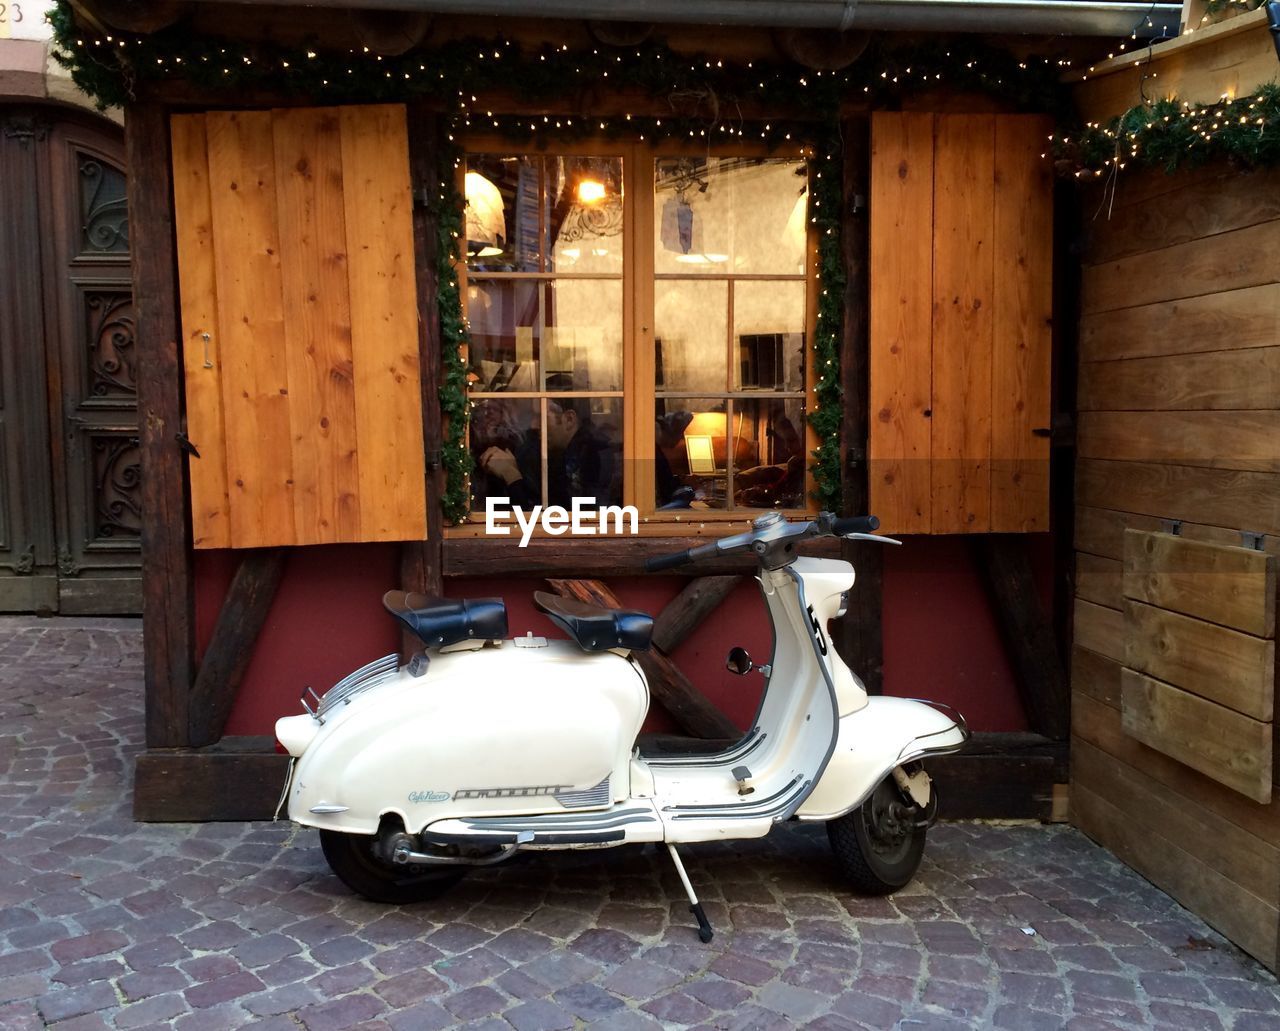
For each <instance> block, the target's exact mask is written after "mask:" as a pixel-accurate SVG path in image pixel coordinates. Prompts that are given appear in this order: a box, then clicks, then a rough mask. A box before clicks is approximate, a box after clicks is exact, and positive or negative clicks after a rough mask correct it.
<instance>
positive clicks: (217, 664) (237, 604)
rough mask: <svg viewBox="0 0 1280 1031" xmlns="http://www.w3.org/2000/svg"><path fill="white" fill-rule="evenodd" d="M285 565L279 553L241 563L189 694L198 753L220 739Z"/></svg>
mask: <svg viewBox="0 0 1280 1031" xmlns="http://www.w3.org/2000/svg"><path fill="white" fill-rule="evenodd" d="M284 562H285V551H284V549H283V548H265V549H263V550H261V551H256V550H255V551H247V552H244V557H243V558H242V559H241V560H240V568H239V569H237V570H236V575H235V577H234V578H233V579H232V581H231V588H230V590H228V591H227V597H226V599H225V600H224V601H223V603H222V608H221V610H219V612H218V622H217V623H216V624H215V625H214V628H213V637H212V639H211V640H210V641H209V647H208V649H207V650H206V651H205V653H204V660H203V661H202V662H201V663H200V671H199V672H198V673H197V674H196V682H195V686H194V687H193V688H192V689H191V701H190V704H189V706H188V711H187V718H188V720H189V721H190V735H189V736H190V739H191V744H192V745H193V746H195V747H197V748H198V747H200V746H202V745H211V744H213V743H214V742H215V741H217V740H219V739H220V738H221V737H222V731H223V728H224V727H225V726H226V725H227V717H228V716H229V715H231V706H232V705H233V704H234V702H235V700H236V692H237V691H238V690H239V689H240V683H241V681H242V680H243V679H244V672H245V670H246V669H248V668H249V659H250V658H251V657H252V655H253V646H254V643H255V642H256V641H257V639H258V634H259V633H261V632H262V627H263V624H264V623H266V621H267V613H268V612H270V611H271V601H272V599H273V598H274V597H275V596H276V588H277V587H279V586H280V579H281V577H282V576H283V575H284Z"/></svg>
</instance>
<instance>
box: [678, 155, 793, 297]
mask: <svg viewBox="0 0 1280 1031" xmlns="http://www.w3.org/2000/svg"><path fill="white" fill-rule="evenodd" d="M804 189H805V165H804V162H803V161H798V160H796V159H792V158H743V157H733V158H659V159H658V160H657V161H656V162H655V163H654V209H653V216H654V268H655V269H656V271H658V272H660V273H686V274H687V273H694V274H697V273H703V274H711V275H716V274H721V275H723V274H724V273H726V272H731V273H742V274H747V273H754V274H767V275H800V274H803V273H804V245H805V207H804V200H803V193H804Z"/></svg>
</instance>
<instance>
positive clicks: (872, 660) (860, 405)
mask: <svg viewBox="0 0 1280 1031" xmlns="http://www.w3.org/2000/svg"><path fill="white" fill-rule="evenodd" d="M841 129H842V131H841V135H842V137H843V139H844V155H843V158H844V180H843V191H842V198H841V203H842V205H843V207H842V212H841V225H840V240H841V245H842V247H843V250H844V268H845V276H846V282H845V290H844V332H843V336H842V340H841V346H840V386H841V389H842V390H843V391H844V418H843V420H842V422H841V437H842V440H843V446H842V452H843V454H842V455H841V466H842V469H843V477H842V478H843V483H844V489H843V492H842V495H841V501H842V502H843V506H842V507H843V511H842V512H841V513H840V514H841V515H866V514H868V513H867V509H868V506H869V505H870V490H869V484H868V479H867V469H868V462H867V443H868V440H869V437H870V429H869V424H868V414H867V409H868V406H869V404H870V376H869V372H870V366H871V343H870V341H871V336H870V311H871V286H870V257H869V250H870V231H871V223H870V220H869V218H868V211H867V199H868V197H869V196H870V193H871V121H870V119H869V118H868V117H867V116H866V115H858V116H854V117H849V118H845V119H844V120H843V122H842V124H841ZM885 547H886V545H883V544H860V543H855V542H852V541H844V542H842V544H841V547H840V557H841V558H843V559H844V560H845V561H846V562H851V563H853V568H854V569H855V570H856V571H857V579H856V580H855V581H854V585H853V591H852V592H851V593H850V595H849V609H848V611H847V612H846V613H845V615H844V617H843V618H841V619H840V620H838V621H837V622H836V627H835V645H836V648H837V649H838V650H839V652H840V655H841V657H842V658H843V659H844V660H845V662H846V663H848V665H849V668H850V669H852V670H853V671H854V672H855V673H857V674H858V676H860V677H861V678H862V680H863V683H865V684H866V685H867V690H868V691H870V692H871V693H872V694H879V693H880V692H881V691H882V690H883V686H884V643H883V640H882V638H881V608H882V606H883V603H884V591H883V580H884V548H885Z"/></svg>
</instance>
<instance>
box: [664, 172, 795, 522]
mask: <svg viewBox="0 0 1280 1031" xmlns="http://www.w3.org/2000/svg"><path fill="white" fill-rule="evenodd" d="M804 173H805V166H804V164H803V162H796V161H795V160H792V159H777V158H743V157H734V158H687V157H679V158H675V157H673V158H658V159H657V160H656V161H655V162H654V180H653V183H654V187H653V188H654V242H653V253H654V267H655V270H656V273H657V282H656V283H655V284H654V325H655V352H656V353H655V355H654V365H655V377H654V386H655V388H656V392H657V395H656V415H657V426H656V429H655V440H656V455H655V462H656V465H657V469H656V475H655V477H654V481H655V482H654V486H655V502H656V504H657V506H658V507H659V508H690V509H695V510H696V509H721V510H734V509H759V508H803V507H804V505H805V497H804V487H805V437H804V434H805V421H804V398H805V393H804V391H805V278H804V273H805V253H806V251H805V248H806V236H805V178H804Z"/></svg>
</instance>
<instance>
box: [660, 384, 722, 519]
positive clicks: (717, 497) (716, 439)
mask: <svg viewBox="0 0 1280 1031" xmlns="http://www.w3.org/2000/svg"><path fill="white" fill-rule="evenodd" d="M725 407H726V402H725V401H724V400H723V399H722V398H659V399H658V401H657V415H658V418H657V430H656V433H655V441H656V443H657V453H656V454H655V455H654V461H655V462H656V465H657V471H656V474H655V485H656V490H655V503H656V505H657V507H658V508H672V509H679V508H694V509H707V508H724V507H726V506H725V490H726V487H727V483H728V478H727V474H726V468H727V466H726V458H727V448H728V432H727V430H726V425H727V421H726V418H725Z"/></svg>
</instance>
